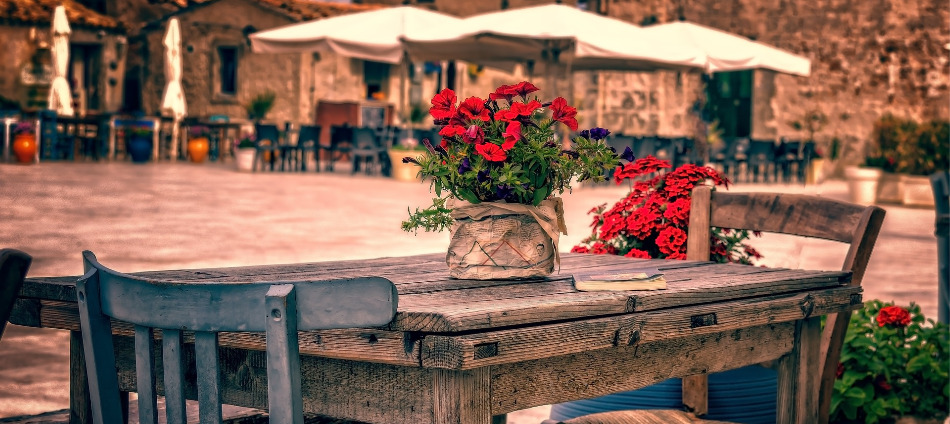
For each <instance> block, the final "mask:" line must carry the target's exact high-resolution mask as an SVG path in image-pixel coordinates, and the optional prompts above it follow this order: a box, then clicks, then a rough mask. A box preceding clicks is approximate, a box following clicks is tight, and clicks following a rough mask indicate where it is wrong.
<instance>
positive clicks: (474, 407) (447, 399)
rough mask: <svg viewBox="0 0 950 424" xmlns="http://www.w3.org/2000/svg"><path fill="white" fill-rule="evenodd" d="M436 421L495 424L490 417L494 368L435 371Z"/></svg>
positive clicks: (443, 423) (434, 413)
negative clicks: (492, 372)
mask: <svg viewBox="0 0 950 424" xmlns="http://www.w3.org/2000/svg"><path fill="white" fill-rule="evenodd" d="M432 378H433V385H432V387H433V392H434V393H433V402H434V405H433V408H432V411H433V417H432V422H433V423H436V424H495V423H498V421H496V420H495V419H493V418H492V416H491V368H490V367H483V368H478V369H475V370H470V371H452V370H443V369H436V370H433V373H432Z"/></svg>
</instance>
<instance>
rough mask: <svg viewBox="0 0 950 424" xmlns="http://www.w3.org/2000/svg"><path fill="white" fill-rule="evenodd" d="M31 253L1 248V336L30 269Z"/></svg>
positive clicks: (0, 336) (1, 336)
mask: <svg viewBox="0 0 950 424" xmlns="http://www.w3.org/2000/svg"><path fill="white" fill-rule="evenodd" d="M32 261H33V258H31V257H30V255H28V254H26V253H24V252H21V251H19V250H16V249H0V338H3V331H4V330H5V329H6V327H7V320H9V319H10V314H11V313H12V312H13V303H14V302H15V301H16V298H17V295H18V294H19V293H20V287H22V286H23V279H24V278H26V272H27V270H29V269H30V262H32Z"/></svg>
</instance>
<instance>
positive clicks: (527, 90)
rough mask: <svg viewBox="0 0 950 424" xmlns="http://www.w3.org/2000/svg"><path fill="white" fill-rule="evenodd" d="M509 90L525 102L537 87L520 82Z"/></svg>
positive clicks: (526, 82)
mask: <svg viewBox="0 0 950 424" xmlns="http://www.w3.org/2000/svg"><path fill="white" fill-rule="evenodd" d="M511 89H512V91H514V92H515V94H517V95H519V96H521V98H522V99H525V100H527V99H528V95H529V94H531V93H534V92H535V91H538V90H539V89H538V87H535V86H534V84H532V83H530V82H528V81H521V82H519V83H517V84H515V85H513V86H511ZM574 129H575V130H576V129H577V128H574Z"/></svg>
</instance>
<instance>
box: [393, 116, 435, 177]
mask: <svg viewBox="0 0 950 424" xmlns="http://www.w3.org/2000/svg"><path fill="white" fill-rule="evenodd" d="M427 114H428V111H427V110H426V108H425V107H424V106H423V105H420V104H414V105H412V108H410V110H409V115H408V117H407V121H408V124H409V125H408V126H407V130H408V131H407V132H406V135H405V137H403V138H402V139H400V140H397V142H396V144H394V145H393V146H392V147H390V148H389V152H388V153H389V161H390V163H392V177H393V178H394V179H396V180H397V181H420V180H421V176H420V175H419V167H418V166H417V165H416V164H415V163H413V162H404V161H403V160H402V159H403V158H405V157H412V158H414V159H419V157H420V156H422V154H423V153H425V151H426V149H425V147H424V146H423V144H422V142H421V137H420V136H422V137H425V134H422V133H421V132H420V130H421V128H422V124H423V122H425V119H426V115H427Z"/></svg>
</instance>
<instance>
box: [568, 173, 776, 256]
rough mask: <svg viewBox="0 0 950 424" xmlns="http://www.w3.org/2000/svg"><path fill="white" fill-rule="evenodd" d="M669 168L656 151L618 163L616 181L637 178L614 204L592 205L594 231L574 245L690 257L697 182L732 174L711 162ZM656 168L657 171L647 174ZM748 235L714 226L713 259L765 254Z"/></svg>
mask: <svg viewBox="0 0 950 424" xmlns="http://www.w3.org/2000/svg"><path fill="white" fill-rule="evenodd" d="M669 168H671V166H670V163H669V162H668V161H665V160H659V159H657V158H655V157H653V156H647V157H645V158H640V159H637V160H635V161H633V162H631V163H629V164H627V165H625V166H623V167H621V168H618V169H617V171H616V172H615V173H614V179H615V180H616V182H617V184H620V183H621V182H623V181H624V180H626V179H630V180H632V181H633V182H632V184H633V185H632V188H631V190H630V194H628V195H627V196H626V197H624V198H623V199H621V200H620V201H619V202H617V203H616V204H615V205H614V206H613V207H611V208H610V209H607V205H606V204H603V205H601V206H599V207H596V208H594V209H592V210H591V211H590V213H591V214H592V215H594V221H593V223H592V224H591V227H592V228H593V232H592V233H591V235H590V237H588V238H586V239H584V241H583V242H582V243H581V244H579V245H577V246H574V248H573V249H571V251H572V252H575V253H594V254H611V255H624V256H628V257H633V258H665V259H686V234H687V226H688V225H689V209H690V195H691V192H692V190H693V187H695V186H697V185H700V184H705V183H706V181H711V182H712V183H713V184H715V185H717V186H726V187H728V184H729V180H728V179H727V178H726V177H724V176H722V175H720V174H719V173H718V172H716V170H714V169H712V168H708V167H701V166H697V165H693V164H686V165H682V166H680V167H679V168H676V169H674V170H672V171H669V172H666V173H660V171H661V170H664V169H669ZM651 174H655V175H653V176H652V177H649V178H648V176H649V175H651ZM749 235H750V234H749V232H748V231H746V230H740V231H736V230H730V229H728V228H713V230H712V233H711V237H710V240H709V242H710V256H711V259H712V260H714V261H717V262H737V263H744V264H752V261H753V259H759V258H761V257H762V256H761V255H760V254H759V252H757V251H755V249H753V248H752V247H751V246H749V245H748V244H746V243H745V241H746V240H748V239H749Z"/></svg>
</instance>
